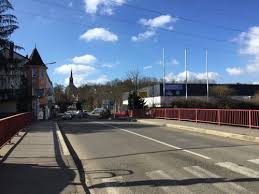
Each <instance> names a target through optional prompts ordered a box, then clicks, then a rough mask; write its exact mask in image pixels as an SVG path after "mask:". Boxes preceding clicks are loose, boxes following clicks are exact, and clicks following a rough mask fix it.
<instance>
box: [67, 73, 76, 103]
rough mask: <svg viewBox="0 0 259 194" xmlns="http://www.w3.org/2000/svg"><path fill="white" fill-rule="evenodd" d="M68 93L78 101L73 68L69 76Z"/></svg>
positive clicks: (73, 99) (72, 98)
mask: <svg viewBox="0 0 259 194" xmlns="http://www.w3.org/2000/svg"><path fill="white" fill-rule="evenodd" d="M66 94H67V96H68V97H69V98H70V99H71V100H72V101H73V102H75V101H78V91H77V87H76V86H75V84H74V78H73V71H72V69H71V74H70V78H69V84H68V86H67V87H66Z"/></svg>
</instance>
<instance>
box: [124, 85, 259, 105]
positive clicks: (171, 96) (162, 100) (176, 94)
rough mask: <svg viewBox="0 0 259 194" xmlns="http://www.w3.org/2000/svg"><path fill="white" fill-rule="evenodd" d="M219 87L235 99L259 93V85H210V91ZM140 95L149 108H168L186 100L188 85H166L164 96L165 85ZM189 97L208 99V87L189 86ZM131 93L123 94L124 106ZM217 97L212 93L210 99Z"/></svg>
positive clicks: (147, 89) (145, 90)
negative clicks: (180, 100) (174, 103)
mask: <svg viewBox="0 0 259 194" xmlns="http://www.w3.org/2000/svg"><path fill="white" fill-rule="evenodd" d="M217 86H224V87H227V88H230V89H231V91H233V92H232V94H231V95H230V96H231V98H234V99H250V98H253V97H254V96H255V95H256V93H257V92H258V91H259V85H254V84H209V91H213V88H215V87H217ZM138 95H139V96H141V97H142V98H144V99H145V101H146V105H147V106H148V107H166V106H170V105H171V103H172V102H173V101H174V100H178V99H185V98H186V85H185V84H181V83H179V84H178V83H177V84H169V83H167V84H166V85H165V95H163V84H157V85H154V86H150V87H145V88H142V89H139V90H138ZM187 95H188V98H191V99H204V100H205V99H206V98H207V85H206V84H192V83H190V84H188V86H187ZM128 96H129V93H128V92H127V93H124V94H123V105H128ZM213 97H215V94H213V93H211V94H210V98H213Z"/></svg>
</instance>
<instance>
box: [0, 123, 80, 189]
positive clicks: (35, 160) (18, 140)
mask: <svg viewBox="0 0 259 194" xmlns="http://www.w3.org/2000/svg"><path fill="white" fill-rule="evenodd" d="M57 131H58V129H57V128H56V123H55V122H54V121H41V122H34V123H32V125H30V126H29V127H28V128H27V129H25V130H24V131H23V132H22V133H21V134H20V136H18V137H15V138H14V139H13V140H12V142H13V144H12V145H7V146H4V148H3V149H1V150H0V154H1V155H2V158H0V160H1V162H0V174H1V176H0V193H1V194H16V193H17V194H35V193H38V194H57V193H85V192H84V190H83V186H82V185H81V182H80V178H79V173H78V172H77V168H76V165H75V164H74V163H73V160H72V157H71V156H70V154H69V152H66V151H65V152H64V150H65V146H64V143H62V141H61V140H62V137H61V136H60V133H58V132H57ZM60 138H61V139H60ZM64 153H65V154H64Z"/></svg>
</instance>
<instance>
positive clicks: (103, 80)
mask: <svg viewBox="0 0 259 194" xmlns="http://www.w3.org/2000/svg"><path fill="white" fill-rule="evenodd" d="M108 81H110V80H109V79H108V77H107V75H101V76H100V77H98V78H97V79H95V80H88V81H87V83H89V84H105V83H107V82H108Z"/></svg>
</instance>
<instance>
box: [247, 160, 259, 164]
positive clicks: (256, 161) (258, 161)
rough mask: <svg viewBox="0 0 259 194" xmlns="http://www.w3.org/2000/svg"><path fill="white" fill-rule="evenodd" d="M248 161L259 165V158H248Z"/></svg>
mask: <svg viewBox="0 0 259 194" xmlns="http://www.w3.org/2000/svg"><path fill="white" fill-rule="evenodd" d="M248 162H251V163H254V164H258V165H259V159H254V160H248Z"/></svg>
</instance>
